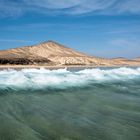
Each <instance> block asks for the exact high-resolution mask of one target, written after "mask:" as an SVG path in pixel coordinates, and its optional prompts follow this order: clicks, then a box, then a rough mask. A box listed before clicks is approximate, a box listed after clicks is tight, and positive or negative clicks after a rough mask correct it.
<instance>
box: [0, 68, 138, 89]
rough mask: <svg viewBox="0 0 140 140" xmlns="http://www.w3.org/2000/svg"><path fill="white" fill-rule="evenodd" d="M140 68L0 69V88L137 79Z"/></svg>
mask: <svg viewBox="0 0 140 140" xmlns="http://www.w3.org/2000/svg"><path fill="white" fill-rule="evenodd" d="M139 78H140V68H126V67H123V68H114V69H100V68H94V69H84V70H79V71H73V70H67V69H58V70H48V69H44V68H40V69H22V70H19V71H17V70H13V69H8V70H2V71H0V88H7V87H9V88H10V87H11V88H28V89H39V88H47V87H52V88H67V87H77V86H79V87H80V86H87V85H89V84H91V83H101V82H115V81H116V82H117V81H127V80H136V79H138V80H139Z"/></svg>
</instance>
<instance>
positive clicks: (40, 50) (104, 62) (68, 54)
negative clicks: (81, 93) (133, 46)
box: [0, 41, 139, 66]
mask: <svg viewBox="0 0 140 140" xmlns="http://www.w3.org/2000/svg"><path fill="white" fill-rule="evenodd" d="M0 64H1V65H8V64H9V65H46V66H48V65H49V66H50V65H51V66H60V65H91V66H118V65H139V62H138V61H136V60H127V59H122V58H116V59H104V58H98V57H93V56H89V55H86V54H84V53H80V52H77V51H74V50H72V49H70V48H67V47H65V46H63V45H61V44H59V43H56V42H54V41H47V42H43V43H40V44H37V45H33V46H25V47H19V48H14V49H9V50H3V51H0Z"/></svg>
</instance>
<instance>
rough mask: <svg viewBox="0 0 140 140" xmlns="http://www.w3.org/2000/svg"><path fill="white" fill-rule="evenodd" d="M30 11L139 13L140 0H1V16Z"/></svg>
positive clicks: (67, 13) (65, 13) (69, 13)
mask: <svg viewBox="0 0 140 140" xmlns="http://www.w3.org/2000/svg"><path fill="white" fill-rule="evenodd" d="M29 11H34V12H39V13H44V14H48V15H49V14H55V15H56V14H58V15H83V14H87V13H91V14H109V15H110V14H112V15H114V14H138V15H140V1H139V0H20V1H18V0H17V1H13V0H1V1H0V16H19V15H21V14H24V13H26V12H29Z"/></svg>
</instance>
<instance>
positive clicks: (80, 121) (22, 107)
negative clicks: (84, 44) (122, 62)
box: [0, 67, 140, 140]
mask: <svg viewBox="0 0 140 140" xmlns="http://www.w3.org/2000/svg"><path fill="white" fill-rule="evenodd" d="M139 139H140V68H139V67H135V68H132V67H119V68H90V69H80V68H65V69H56V70H49V69H45V68H40V69H21V70H15V69H4V70H0V140H139Z"/></svg>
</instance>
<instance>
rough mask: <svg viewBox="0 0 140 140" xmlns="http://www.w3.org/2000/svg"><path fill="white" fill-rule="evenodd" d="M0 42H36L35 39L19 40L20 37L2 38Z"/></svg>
mask: <svg viewBox="0 0 140 140" xmlns="http://www.w3.org/2000/svg"><path fill="white" fill-rule="evenodd" d="M0 42H15V43H34V41H30V40H19V39H0Z"/></svg>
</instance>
